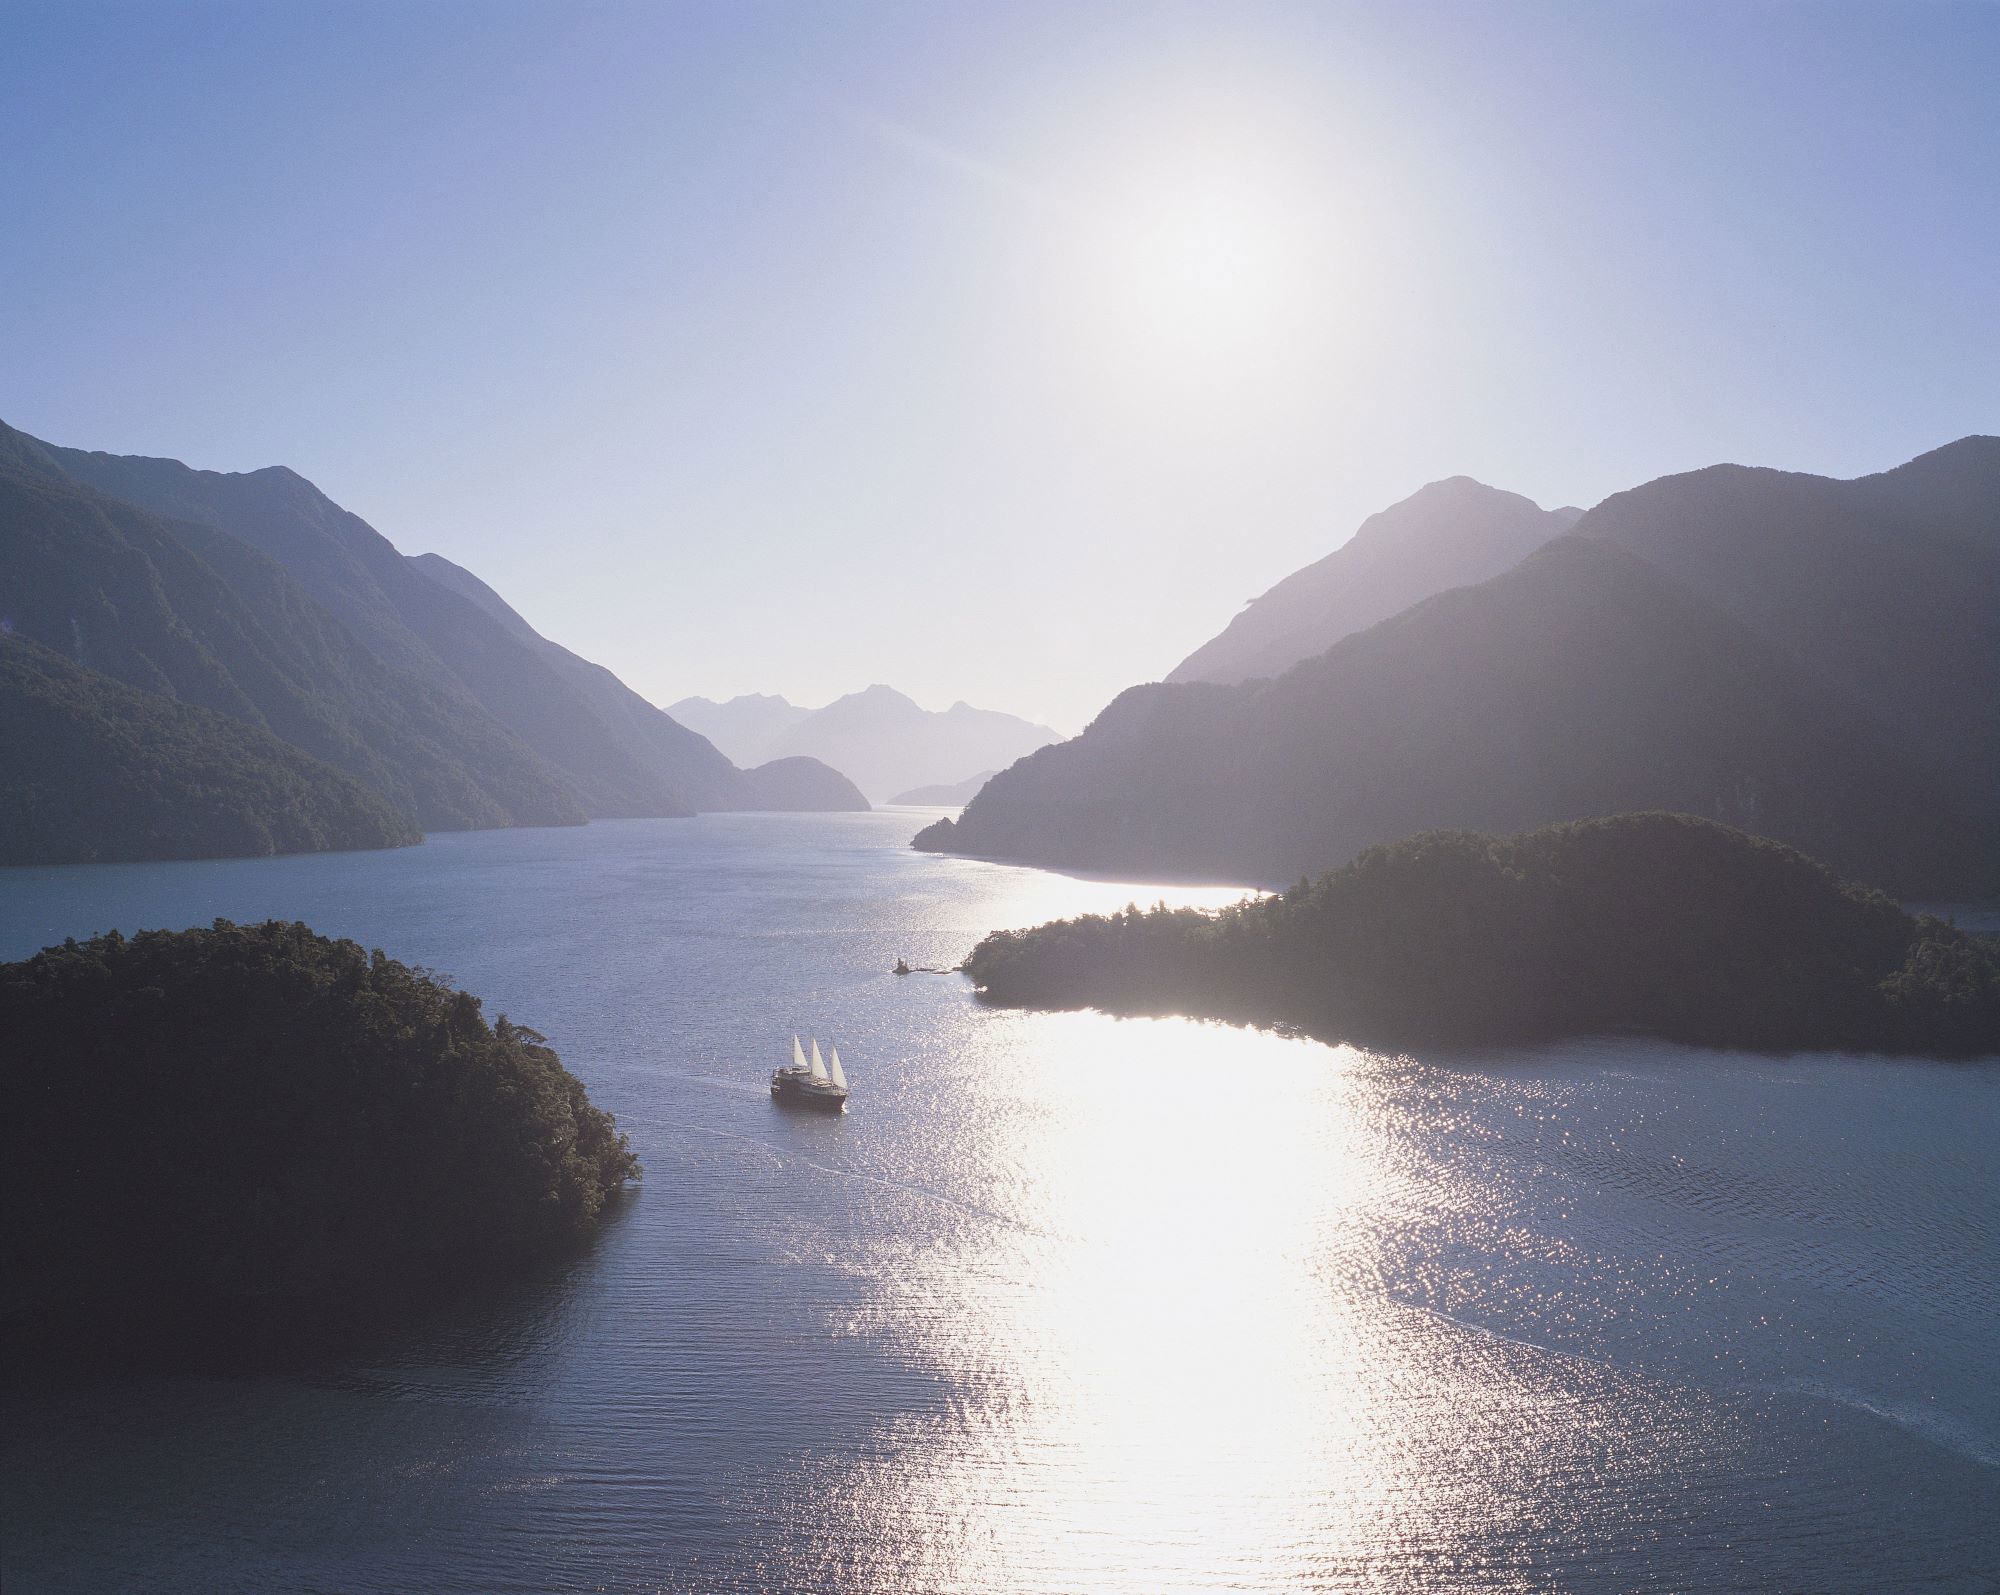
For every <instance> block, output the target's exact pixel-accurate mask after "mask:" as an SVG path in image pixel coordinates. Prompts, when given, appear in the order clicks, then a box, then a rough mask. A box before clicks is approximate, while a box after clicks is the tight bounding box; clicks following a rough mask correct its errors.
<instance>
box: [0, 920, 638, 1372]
mask: <svg viewBox="0 0 2000 1595" xmlns="http://www.w3.org/2000/svg"><path fill="white" fill-rule="evenodd" d="M0 1036H4V1037H5V1038H6V1045H5V1049H4V1053H0V1199H4V1205H5V1210H6V1213H7V1223H6V1225H5V1226H4V1229H0V1283H4V1296H5V1304H6V1305H5V1308H4V1314H5V1318H6V1320H7V1323H6V1329H7V1331H8V1332H7V1334H6V1336H5V1338H6V1340H7V1341H8V1342H9V1343H10V1344H11V1343H14V1342H17V1341H19V1340H21V1339H22V1338H23V1337H24V1336H25V1337H27V1338H29V1339H32V1338H33V1334H34V1332H35V1331H36V1330H37V1329H39V1328H40V1327H41V1326H42V1325H43V1324H45V1323H47V1322H51V1321H54V1322H61V1321H64V1320H69V1319H74V1320H77V1321H79V1322H83V1321H87V1322H90V1323H91V1324H92V1325H93V1327H99V1326H102V1325H104V1324H116V1325H118V1326H120V1327H121V1329H122V1332H123V1338H124V1339H127V1340H131V1339H134V1338H141V1339H142V1338H143V1337H144V1336H145V1334H146V1333H147V1331H148V1329H149V1326H150V1325H151V1324H153V1322H154V1321H155V1320H156V1319H159V1320H162V1321H164V1320H165V1319H167V1318H169V1317H176V1316H182V1317H184V1316H185V1315H186V1314H187V1313H188V1312H189V1311H190V1310H194V1311H197V1312H203V1313H210V1314H214V1315H216V1316H222V1315H224V1314H226V1313H227V1312H228V1311H229V1310H230V1308H231V1304H236V1303H242V1302H246V1301H249V1300H252V1299H256V1298H269V1297H273V1296H278V1297H301V1298H307V1297H325V1296H328V1295H329V1294H331V1293H334V1292H339V1293H340V1294H341V1295H342V1296H343V1297H349V1298H351V1297H353V1296H356V1295H362V1296H366V1295H369V1294H371V1293H373V1294H377V1295H379V1294H383V1293H387V1292H393V1291H394V1290H395V1289H397V1288H398V1287H396V1286H395V1285H393V1284H392V1283H390V1282H391V1281H392V1280H395V1279H398V1278H406V1277H408V1273H409V1270H410V1269H411V1268H412V1267H421V1268H422V1269H423V1270H425V1271H427V1272H431V1273H434V1274H464V1275H466V1276H468V1277H470V1276H475V1275H477V1276H482V1277H492V1276H493V1275H495V1274H500V1275H505V1274H508V1273H510V1272H518V1271H520V1270H523V1269H525V1268H528V1267H531V1266H535V1265H537V1264H538V1263H539V1262H540V1260H542V1259H546V1258H548V1257H550V1256H552V1255H555V1254H559V1253H560V1252H562V1251H563V1250H564V1249H566V1248H570V1247H573V1246H575V1245H576V1244H577V1243H579V1242H581V1241H583V1240H584V1239H586V1238H587V1237H588V1236H589V1235H590V1234H591V1233H592V1231H593V1230H594V1228H595V1226H596V1225H597V1222H598V1220H599V1218H600V1216H601V1215H602V1214H603V1212H604V1210H605V1206H606V1203H607V1202H608V1201H609V1200H610V1199H611V1198H612V1196H613V1193H615V1192H617V1191H618V1190H619V1189H620V1188H621V1187H622V1186H623V1185H624V1184H625V1183H626V1182H627V1181H628V1180H632V1179H636V1178H637V1177H638V1175H639V1164H638V1162H637V1160H636V1159H635V1158H634V1157H633V1155H632V1152H631V1149H630V1147H629V1146H628V1145H627V1144H626V1140H625V1137H624V1136H623V1135H621V1134H619V1132H618V1129H617V1126H616V1125H615V1124H614V1123H613V1121H612V1117H611V1115H610V1114H608V1113H606V1112H604V1111H603V1110H601V1109H599V1108H597V1107H595V1106H594V1105H593V1104H592V1103H591V1102H590V1100H589V1098H588V1097H587V1096H586V1095H585V1093H584V1088H583V1085H582V1083H581V1082H580V1081H579V1080H577V1078H576V1077H575V1076H574V1075H572V1074H571V1073H570V1072H569V1071H568V1070H567V1069H565V1068H564V1067H563V1065H562V1062H561V1060H560V1059H559V1058H558V1057H557V1056H556V1054H555V1053H554V1052H553V1051H552V1050H551V1049H550V1048H549V1047H548V1045H547V1044H546V1043H545V1041H544V1038H542V1037H541V1036H539V1035H537V1034H536V1033H535V1032H534V1031H532V1030H528V1029H525V1028H523V1027H522V1026H519V1025H516V1024H512V1023H510V1022H509V1021H508V1020H507V1019H506V1018H505V1017H504V1016H503V1017H501V1018H499V1019H497V1020H495V1021H494V1022H492V1023H490V1024H489V1023H488V1022H487V1020H486V1018H485V1017H484V1015H483V1014H482V1013H481V1011H480V1002H479V999H478V998H477V997H474V996H472V995H470V994H469V993H467V992H463V991H456V990H453V989H452V988H451V987H450V986H448V985H446V984H444V982H443V981H441V980H440V979H439V978H438V977H436V976H435V975H432V974H430V973H428V972H427V971H424V970H421V969H413V968H411V967H409V966H408V965H405V964H402V963H399V962H397V961H396V960H395V959H393V958H389V957H386V956H384V955H383V954H382V953H381V952H379V951H377V952H373V953H371V952H369V951H368V950H367V949H365V948H363V947H361V946H360V945H359V944H357V943H355V942H352V941H336V940H331V939H329V938H327V937H324V936H318V935H315V934H314V933H313V932H312V931H311V930H310V929H309V928H308V927H306V926H304V925H300V924H287V923H280V922H276V921H273V922H270V923H267V924H261V925H233V924H230V923H229V922H227V921H225V920H218V921H217V922H216V923H215V925H214V926H213V927H212V928H210V929H196V930H185V931H142V932H140V933H139V934H137V935H134V936H131V937H126V936H122V935H120V934H118V933H117V932H115V931H114V932H111V933H109V934H107V935H103V936H99V937H96V938H94V939H92V940H90V941H85V942H78V941H68V942H65V943H63V944H62V945H61V946H57V947H50V948H47V949H45V950H44V951H42V952H41V953H38V954H37V955H36V956H35V957H33V958H30V959H27V960H25V961H23V962H19V963H12V964H5V965H0ZM392 1305H393V1304H392Z"/></svg>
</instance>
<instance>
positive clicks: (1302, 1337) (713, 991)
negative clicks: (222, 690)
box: [0, 814, 2000, 1595]
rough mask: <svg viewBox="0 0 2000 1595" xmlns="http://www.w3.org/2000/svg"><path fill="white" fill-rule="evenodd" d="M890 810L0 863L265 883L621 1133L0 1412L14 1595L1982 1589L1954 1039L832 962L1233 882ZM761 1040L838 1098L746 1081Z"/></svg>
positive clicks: (115, 888) (1991, 1307)
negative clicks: (452, 995) (1228, 1000)
mask: <svg viewBox="0 0 2000 1595" xmlns="http://www.w3.org/2000/svg"><path fill="white" fill-rule="evenodd" d="M914 828H915V827H914V824H913V822H912V819H911V817H910V816H908V815H895V814H875V815H851V816H832V817H818V816H813V817H808V816H709V817H704V818H702V819H700V820H696V821H664V822H627V823H620V824H604V825H593V826H590V827H588V828H587V829H582V830H569V831H560V830H559V831H522V832H489V833H484V834H478V835H464V836H447V837H442V838H439V839H437V840H434V841H433V842H431V843H430V844H429V845H428V846H426V847H424V848H422V849H418V850H414V851H404V852H397V853H383V854H371V855H349V856H344V857H321V858H301V859H281V860H268V861H256V862H242V863H222V864H177V865H151V866H107V867H100V868H86V869H65V870H14V871H7V872H0V957H19V956H22V955H24V954H26V953H28V952H30V951H32V950H33V949H34V948H36V947H38V946H40V945H42V944H44V943H46V942H48V941H50V940H54V939H59V938H60V937H61V936H63V935H69V934H75V935H84V934H87V933H90V932H93V931H96V930H99V929H102V928H106V927H109V926H113V925H116V926H119V927H121V928H125V929H131V928H134V927H137V926H142V925H174V926H179V925H187V924H195V923H203V922H206V921H207V920H209V919H212V918H214V917H216V916H224V917H228V918H232V919H239V920H247V919H257V918H264V917H270V916H274V915H275V916H285V917H297V918H304V919H306V920H308V921H310V922H311V923H312V924H314V925H315V926H316V927H318V928H319V929H321V930H323V931H326V932H329V933H338V934H344V935H350V936H354V937H357V938H359V939H361V940H363V941H365V942H367V943H369V944H371V945H378V946H381V947H383V948H385V949H386V950H388V951H389V952H391V953H393V954H394V955H396V956H398V957H401V958H404V959H406V960H410V961H414V962H419V963H423V964H427V965H430V966H432V967H434V968H437V969H439V970H442V971H444V972H446V973H448V974H449V975H451V976H452V977H454V978H455V979H457V980H458V981H459V982H461V983H462V984H464V985H466V986H467V987H469V988H470V989H472V990H474V991H477V992H479V993H481V994H482V995H483V996H484V997H485V998H486V999H487V1011H488V1012H489V1014H490V1013H497V1012H506V1013H508V1014H510V1015H511V1016H513V1017H514V1018H516V1019H518V1020H520V1021H521V1022H523V1023H527V1024H531V1025H533V1026H535V1027H536V1028H538V1029H541V1030H544V1031H546V1032H547V1033H548V1034H549V1035H550V1036H551V1037H552V1038H553V1039H554V1040H555V1042H556V1044H557V1045H558V1047H559V1048H560V1050H561V1051H562V1053H563V1056H564V1058H565V1060H566V1061H567V1062H568V1063H569V1064H570V1066H571V1067H572V1068H573V1069H574V1070H576V1072H577V1073H578V1074H580V1075H581V1076H582V1077H583V1078H584V1080H585V1081H586V1082H587V1083H588V1085H589V1087H590V1090H591V1093H592V1095H593V1096H594V1097H595V1099H596V1100H597V1101H599V1102H601V1103H603V1104H604V1105H605V1106H607V1107H609V1108H611V1109H612V1110H613V1111H614V1112H616V1114H617V1115H618V1118H619V1121H620V1123H621V1124H622V1125H623V1126H624V1128H625V1129H626V1130H627V1131H628V1132H629V1133H630V1135H631V1137H632V1141H633V1143H634V1145H635V1147H636V1148H637V1149H638V1151H639V1153H640V1155H641V1157H642V1158H643V1159H644V1161H645V1164H646V1170H647V1176H646V1181H645V1184H644V1187H643V1188H642V1190H641V1191H640V1193H639V1194H638V1195H637V1197H636V1199H635V1200H633V1201H632V1202H631V1203H630V1204H629V1206H628V1207H627V1208H626V1210H625V1211H624V1213H623V1214H622V1215H621V1216H620V1217H619V1218H618V1219H617V1221H616V1222H615V1223H614V1224H613V1225H612V1226H611V1227H610V1229H609V1230H608V1232H607V1233H606V1234H605V1236H604V1238H603V1240H602V1242H601V1244H600V1245H599V1246H598V1247H597V1248H596V1250H595V1251H594V1252H593V1254H592V1255H591V1256H590V1257H589V1258H587V1259H586V1260H585V1261H583V1262H582V1263H581V1264H579V1265H578V1266H577V1267H575V1268H574V1269H571V1270H569V1271H567V1272H565V1273H564V1274H563V1275H562V1276H561V1277H558V1278H555V1279H551V1280H546V1281H542V1282H539V1283H537V1284H535V1285H533V1286H530V1287H528V1288H526V1289H524V1290H521V1291H518V1292H513V1293H510V1294H508V1295H505V1296H503V1297H501V1298H500V1299H488V1300H483V1301H479V1302H475V1303H472V1304H468V1305H465V1306H462V1307H458V1308H454V1309H451V1310H448V1311H441V1312H432V1313H430V1314H428V1315H426V1316H425V1317H423V1318H422V1319H421V1320H420V1321H419V1322H418V1323H417V1324H415V1325H414V1326H412V1327H410V1328H408V1329H406V1330H403V1331H401V1332H399V1333H397V1334H395V1335H392V1336H389V1337H387V1338H383V1339H377V1340H375V1341H372V1342H370V1343H369V1344H368V1345H367V1346H366V1347H365V1349H362V1350H359V1351H356V1350H353V1349H347V1350H342V1351H338V1352H333V1353H319V1354H313V1355H301V1356H300V1357H299V1358H298V1359H297V1360H296V1361H295V1362H293V1363H290V1364H284V1365H280V1366H277V1367H271V1368H265V1369H263V1370H261V1371H259V1372H257V1373H255V1374H250V1375H236V1376H230V1377H217V1376H202V1377H193V1376H180V1377H173V1378H159V1377H149V1378H128V1379H123V1380H117V1381H110V1382H96V1383H82V1384H66V1385H62V1386H59V1387H48V1386H43V1387H41V1388H31V1389H25V1390H20V1389H17V1390H15V1391H13V1392H11V1393H8V1394H5V1395H0V1481H3V1482H0V1488H3V1489H4V1495H3V1496H0V1509H4V1534H0V1558H4V1574H5V1588H6V1590H7V1592H8V1595H28V1592H32V1591H70V1590H74V1591H90V1592H93V1595H96V1592H103V1591H111V1590H145V1591H181V1590H186V1591H201V1592H205V1595H207V1592H212V1595H221V1592H229V1591H245V1592H249V1591H255V1592H259V1595H264V1592H272V1591H314V1592H340V1595H349V1592H366V1591H413V1590H424V1591H467V1592H473V1591H477V1592H482V1595H484V1592H504V1591H524V1592H525V1591H537V1592H539V1591H554V1590H562V1591H569V1590H608V1591H620V1592H627V1591H630V1592H636V1591H659V1590H664V1591H686V1592H706V1591H736V1590H746V1591H747V1590H759V1591H763V1590H773V1591H792V1590H797V1591H889V1590H899V1591H900V1590H907V1591H993V1592H998V1591H1051V1592H1054V1591H1076V1590H1083V1589H1091V1590H1115V1591H1134V1592H1139V1591H1144V1592H1157V1591H1168V1590H1214V1589H1231V1590H1277V1589H1284V1590H1299V1589H1326V1590H1356V1591H1371V1592H1403V1591H1409V1592H1419V1591H1421V1592H1425V1595H1431V1592H1452V1591H1473V1590H1478V1591H1499V1590H1576V1591H1603V1592H1614V1591H1617V1592H1623V1591H1632V1590H1652V1589H1657V1590H1662V1591H1686V1590H1715V1589H1745V1590H1797V1591H1811V1592H1832V1591H1856V1592H1861V1591H1867V1592H1871V1595H1872V1592H1879V1591H1885V1590H1904V1589H1915V1588H1919V1587H1921V1588H1924V1589H1927V1590H1940V1591H1960V1590H1964V1591H1971V1590H1983V1591H1991V1590H1993V1589H1995V1588H1996V1587H2000V1585H1996V1582H1995V1574H1994V1569H1995V1568H1996V1567H2000V1377H1996V1374H2000V1366H1996V1365H2000V1336H1996V1330H1995V1325H1996V1323H2000V1195H1996V1192H2000V1069H1996V1068H1995V1067H1993V1066H1991V1065H1972V1066H1964V1065H1960V1066H1946V1065H1942V1064H1930V1063H1924V1062H1911V1061H1898V1062H1891V1061H1883V1060H1869V1059H1855V1058H1841V1057H1816V1058H1791V1059H1778V1060H1774V1059H1769V1058H1760V1057H1754V1056H1745V1055H1725V1054H1714V1053H1701V1052H1695V1051H1690V1050H1686V1049H1681V1048H1675V1047H1668V1046H1661V1045H1657V1044H1651V1043H1644V1042H1636V1041H1615V1042H1587V1043H1576V1044H1571V1045H1566V1046H1562V1047H1557V1048H1549V1049H1541V1050H1537V1051H1534V1052H1511V1053H1495V1054H1491V1055H1487V1056H1476V1057H1475V1056H1464V1055H1460V1056H1441V1055H1438V1056H1427V1057H1425V1058H1424V1059H1422V1060H1420V1061H1419V1060H1412V1059H1409V1058H1397V1057H1386V1056H1380V1055H1374V1054H1369V1053H1364V1052H1357V1051H1353V1050H1349V1049H1336V1048H1328V1047H1322V1046H1318V1045H1315V1044H1311V1043H1307V1042H1302V1041H1297V1040H1289V1039H1285V1038H1281V1037H1276V1036H1269V1035H1261V1034H1257V1033H1254V1032H1248V1031H1241V1030H1232V1029H1228V1028H1223V1027H1218V1026H1210V1025H1202V1024H1195V1023H1191V1022H1185V1021H1178V1020H1158V1021H1152V1020H1128V1021H1118V1020H1112V1019H1108V1018H1104V1017H1101V1016H1096V1015H1088V1014H1059V1015H1027V1014H1015V1013H999V1012H986V1011H983V1010H981V1009H980V1008H978V1007H977V1006H976V1005H975V1004H974V1003H973V1002H972V1000H971V999H970V997H969V995H968V993H967V991H966V990H965V988H964V986H963V983H962V982H961V981H960V980H959V979H958V978H956V977H949V978H943V977H935V976H911V977H908V978H905V979H898V978H896V977H893V976H891V975H889V974H888V973H887V970H888V968H889V966H890V965H891V964H892V963H893V962H894V960H895V959H896V957H897V956H898V955H902V956H904V957H907V958H908V959H909V960H910V961H911V962H912V963H917V964H951V963H954V962H956V961H957V959H958V958H959V957H961V956H962V955H963V954H964V952H965V951H966V949H967V948H968V947H970V945H971V944H972V942H973V941H974V940H976V939H977V937H978V936H979V935H981V934H983V933H984V932H985V931H986V930H988V929H991V928H994V927H996V926H1005V925H1022V924H1028V923H1032V922H1035V921H1037V920H1040V919H1044V918H1047V917H1049V916H1051V915H1054V914H1064V913H1073V912H1076V911H1079V910H1082V909H1087V908H1103V907H1109V906H1115V905H1118V904H1122V903H1123V902H1125V901H1127V900H1128V899H1129V898H1132V897H1134V896H1137V897H1138V898H1139V899H1140V900H1141V901H1150V900H1151V899H1153V898H1155V897H1159V896H1165V897H1168V898H1169V899H1171V900H1175V901H1199V902H1214V901H1221V900H1226V899H1227V898H1229V897H1231V896H1233V895H1235V894H1232V893H1227V892H1217V891H1200V890H1188V889H1185V888H1162V889H1151V888H1143V887H1140V888H1135V887H1131V886H1126V885H1120V884H1115V883H1104V882H1091V881H1079V880H1074V879H1069V878H1064V877H1060V876H1054V875H1046V874H1039V873H1035V872H1032V871H1026V870H1016V869H1009V868H1004V867H1000V866H995V865H987V864H977V863H968V862H964V861H960V860H952V859H941V858H933V857H927V856H924V855H919V854H913V853H910V852H908V851H907V850H905V849H904V848H902V847H901V846H900V845H899V844H900V843H901V842H902V841H903V839H904V838H905V837H906V836H907V835H908V834H909V832H910V831H911V830H913V829H914ZM795 1028H796V1029H798V1030H800V1031H802V1032H805V1033H807V1034H812V1033H814V1032H817V1034H818V1035H819V1036H820V1037H821V1039H822V1040H823V1041H824V1040H835V1041H837V1042H838V1043H839V1044H840V1047H841V1053H842V1056H843V1057H844V1058H845V1059H846V1060H847V1062H848V1065H849V1071H850V1073H851V1074H852V1076H853V1079H854V1086H855V1096H854V1100H853V1103H852V1106H851V1108H850V1111H849V1112H848V1114H847V1115H846V1116H845V1118H842V1119H838V1120H829V1119H824V1118H819V1117H810V1116H808V1117H797V1116H791V1115H787V1114H786V1113H784V1112H782V1111H780V1110H778V1109H776V1108H774V1107H773V1106H772V1104H771V1102H770V1101H769V1099H768V1097H767V1094H766V1091H765V1078H766V1075H767V1073H768V1071H769V1069H770V1068H771V1067H772V1066H773V1065H774V1064H775V1063H777V1062H780V1061H782V1058H783V1053H784V1049H785V1048H786V1047H788V1045H789V1040H790V1036H791V1032H792V1031H793V1029H795Z"/></svg>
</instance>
